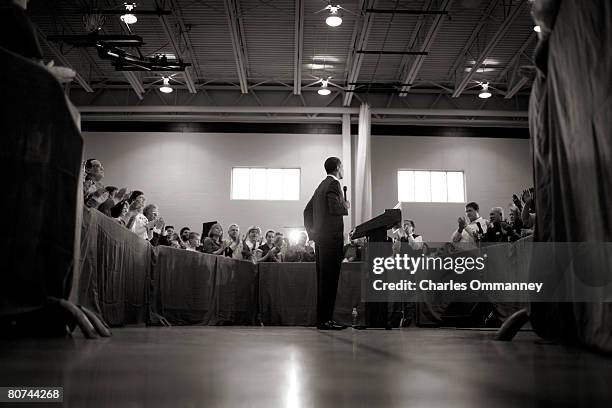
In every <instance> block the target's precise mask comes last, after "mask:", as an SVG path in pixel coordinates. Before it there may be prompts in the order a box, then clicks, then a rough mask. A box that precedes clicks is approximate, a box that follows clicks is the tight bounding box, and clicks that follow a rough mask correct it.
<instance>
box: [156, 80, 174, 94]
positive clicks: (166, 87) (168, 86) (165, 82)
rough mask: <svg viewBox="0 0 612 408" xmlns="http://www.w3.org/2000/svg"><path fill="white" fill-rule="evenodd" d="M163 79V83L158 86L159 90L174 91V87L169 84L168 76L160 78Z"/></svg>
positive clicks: (164, 91)
mask: <svg viewBox="0 0 612 408" xmlns="http://www.w3.org/2000/svg"><path fill="white" fill-rule="evenodd" d="M162 79H163V80H164V83H163V85H162V86H160V87H159V90H160V92H163V93H166V94H168V93H172V91H174V89H172V87H171V86H170V78H169V77H163V78H162Z"/></svg>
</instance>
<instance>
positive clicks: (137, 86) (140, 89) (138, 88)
mask: <svg viewBox="0 0 612 408" xmlns="http://www.w3.org/2000/svg"><path fill="white" fill-rule="evenodd" d="M122 72H123V75H124V76H125V79H127V81H128V83H129V84H130V85H131V86H132V89H133V90H134V92H135V93H136V96H137V97H138V99H140V100H142V97H143V95H144V94H145V89H144V86H142V81H141V80H140V79H139V78H138V77H137V76H136V74H134V73H133V72H132V71H122Z"/></svg>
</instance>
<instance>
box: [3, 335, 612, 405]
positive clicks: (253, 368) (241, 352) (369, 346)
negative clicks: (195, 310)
mask: <svg viewBox="0 0 612 408" xmlns="http://www.w3.org/2000/svg"><path fill="white" fill-rule="evenodd" d="M113 333H114V336H113V337H112V338H110V339H101V340H94V341H86V340H84V339H82V338H81V337H79V336H76V337H75V338H73V339H54V340H27V341H20V342H17V341H2V342H0V386H9V385H19V386H24V385H29V386H35V385H38V386H45V385H46V386H58V385H59V386H63V387H64V404H63V406H65V407H88V408H89V407H145V406H146V407H266V408H269V407H290V408H294V407H351V408H354V407H427V408H434V407H455V408H461V407H469V408H474V407H523V408H524V407H610V406H612V359H610V358H606V357H602V356H600V355H596V354H592V353H589V352H586V351H581V350H577V349H571V348H566V347H564V346H559V345H551V344H542V343H539V342H538V340H537V337H536V336H535V335H534V334H533V333H531V332H521V333H520V334H519V335H518V337H517V338H516V339H515V341H514V342H512V343H501V342H495V341H492V340H491V338H492V336H493V332H482V331H467V330H450V329H449V330H446V329H403V330H393V331H384V330H368V331H354V330H352V329H347V330H345V331H342V332H318V331H317V330H315V329H311V328H289V327H266V328H251V327H248V328H247V327H183V328H181V327H173V328H124V329H114V331H113ZM14 406H18V407H24V406H26V404H23V403H21V404H15V405H14ZM32 406H36V407H42V406H44V404H40V403H37V404H33V405H32ZM53 406H59V404H55V405H53Z"/></svg>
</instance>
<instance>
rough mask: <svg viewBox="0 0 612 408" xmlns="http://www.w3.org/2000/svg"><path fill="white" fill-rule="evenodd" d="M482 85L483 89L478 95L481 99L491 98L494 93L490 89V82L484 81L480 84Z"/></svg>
mask: <svg viewBox="0 0 612 408" xmlns="http://www.w3.org/2000/svg"><path fill="white" fill-rule="evenodd" d="M480 85H481V86H482V91H480V93H479V94H478V97H479V98H481V99H487V98H490V97H491V96H492V95H493V94H492V93H491V92H490V91H489V83H488V82H483V83H482V84H480Z"/></svg>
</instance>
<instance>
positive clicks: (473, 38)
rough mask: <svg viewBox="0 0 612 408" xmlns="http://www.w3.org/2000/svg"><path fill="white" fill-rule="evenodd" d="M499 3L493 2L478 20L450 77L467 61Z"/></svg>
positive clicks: (449, 72) (450, 71)
mask: <svg viewBox="0 0 612 408" xmlns="http://www.w3.org/2000/svg"><path fill="white" fill-rule="evenodd" d="M497 3H499V0H492V1H491V2H490V3H489V5H488V6H487V8H486V9H485V11H484V12H483V13H482V15H481V16H480V20H478V24H476V27H475V28H474V30H472V34H471V35H470V38H468V40H467V41H466V42H465V45H464V46H463V48H462V49H461V52H460V53H459V55H458V56H457V58H456V59H455V62H454V63H453V66H452V67H451V69H450V70H449V71H448V77H450V76H451V75H452V74H453V73H455V72H456V71H457V68H459V65H461V63H462V62H464V61H465V56H466V54H467V53H468V51H469V50H470V49H471V48H472V46H473V45H474V42H475V41H476V39H477V38H478V34H480V31H481V30H482V29H483V27H484V26H485V24H486V23H487V20H489V19H490V18H491V14H492V13H493V10H494V9H495V6H497Z"/></svg>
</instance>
